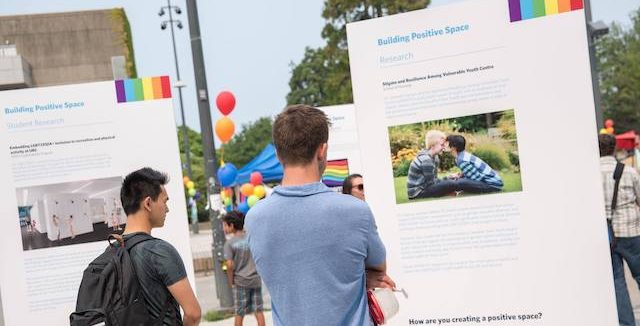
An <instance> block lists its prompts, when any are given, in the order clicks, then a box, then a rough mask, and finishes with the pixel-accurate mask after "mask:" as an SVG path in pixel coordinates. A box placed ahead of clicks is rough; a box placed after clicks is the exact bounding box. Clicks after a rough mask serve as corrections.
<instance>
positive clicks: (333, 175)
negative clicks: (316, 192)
mask: <svg viewBox="0 0 640 326" xmlns="http://www.w3.org/2000/svg"><path fill="white" fill-rule="evenodd" d="M348 176H349V161H348V160H347V159H344V160H331V161H328V162H327V168H326V169H325V170H324V174H322V182H323V183H324V184H325V185H327V187H340V186H342V182H343V181H344V179H345V178H346V177H348Z"/></svg>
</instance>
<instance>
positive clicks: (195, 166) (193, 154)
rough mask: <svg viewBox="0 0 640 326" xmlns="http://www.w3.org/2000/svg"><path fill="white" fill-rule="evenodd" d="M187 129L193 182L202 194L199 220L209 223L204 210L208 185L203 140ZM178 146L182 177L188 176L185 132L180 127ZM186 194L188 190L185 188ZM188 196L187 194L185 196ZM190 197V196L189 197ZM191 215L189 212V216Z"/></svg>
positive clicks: (196, 133)
mask: <svg viewBox="0 0 640 326" xmlns="http://www.w3.org/2000/svg"><path fill="white" fill-rule="evenodd" d="M185 128H187V139H188V140H189V154H190V156H189V158H190V159H191V173H192V176H191V180H192V181H193V182H194V183H195V184H196V189H197V190H198V191H199V192H200V194H202V196H201V198H200V200H198V220H199V221H201V222H202V221H207V220H208V219H209V215H208V214H207V211H206V210H204V209H203V208H204V207H205V206H207V198H206V197H207V196H206V194H207V183H206V181H205V177H204V156H203V153H202V138H201V137H200V134H199V133H198V132H196V131H195V130H193V129H191V128H189V127H185ZM177 133H178V146H179V147H180V161H181V162H182V175H184V176H187V175H188V172H187V167H186V162H187V160H186V155H185V151H184V142H183V140H182V136H183V131H182V127H178V129H177ZM185 192H186V188H185ZM185 195H186V194H185ZM187 196H188V195H187ZM188 215H189V210H187V216H188Z"/></svg>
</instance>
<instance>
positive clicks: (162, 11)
mask: <svg viewBox="0 0 640 326" xmlns="http://www.w3.org/2000/svg"><path fill="white" fill-rule="evenodd" d="M165 9H166V12H168V13H169V19H168V20H164V21H162V23H160V29H161V30H165V29H167V25H170V27H171V44H172V45H173V59H174V62H175V64H176V78H177V79H178V80H177V81H176V82H175V84H174V86H175V87H176V88H177V89H178V100H179V101H180V116H181V118H182V143H183V146H184V153H185V158H186V160H187V162H186V164H187V176H188V177H189V179H193V174H192V173H191V153H190V152H191V149H190V148H189V136H188V134H187V126H186V122H185V119H184V105H183V103H182V88H183V87H185V86H186V84H185V83H184V82H182V80H181V79H180V67H179V65H178V53H177V51H176V37H175V32H174V29H173V24H176V27H178V29H182V27H183V25H182V21H180V20H178V19H173V13H174V12H175V13H176V14H177V15H180V14H181V13H182V9H180V7H178V6H172V5H171V0H167V5H166V6H162V7H160V11H159V12H158V16H161V17H162V16H164V15H165V13H166V12H165ZM196 223H197V222H196Z"/></svg>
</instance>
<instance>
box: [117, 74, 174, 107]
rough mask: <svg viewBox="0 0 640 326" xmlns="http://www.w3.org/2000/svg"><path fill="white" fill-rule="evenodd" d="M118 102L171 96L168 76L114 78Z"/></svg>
mask: <svg viewBox="0 0 640 326" xmlns="http://www.w3.org/2000/svg"><path fill="white" fill-rule="evenodd" d="M115 84H116V97H117V98H118V103H126V102H136V101H147V100H157V99H162V98H171V86H170V83H169V76H160V77H148V78H138V79H124V80H116V81H115Z"/></svg>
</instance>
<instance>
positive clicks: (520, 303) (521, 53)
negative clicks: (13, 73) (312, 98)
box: [347, 0, 617, 326]
mask: <svg viewBox="0 0 640 326" xmlns="http://www.w3.org/2000/svg"><path fill="white" fill-rule="evenodd" d="M581 5H582V2H581V1H562V0H561V1H537V0H536V1H525V0H523V1H508V0H475V1H468V2H464V3H459V4H456V5H451V6H446V7H439V8H434V9H427V10H421V11H415V12H411V13H406V14H402V15H396V16H390V17H385V18H380V19H374V20H369V21H364V22H359V23H354V24H349V25H348V26H347V32H348V41H349V56H350V62H351V73H352V81H353V90H354V100H355V105H356V108H357V110H356V115H357V123H358V131H359V138H360V144H361V153H362V156H363V157H366V158H367V159H366V160H363V162H362V167H363V172H364V173H365V174H366V175H367V176H369V178H367V190H368V191H367V202H368V203H369V205H370V206H371V207H372V209H373V212H374V214H375V216H376V221H377V225H378V227H379V230H380V233H381V236H382V238H383V240H384V241H385V244H386V245H387V248H388V267H389V273H390V275H391V276H392V277H394V278H395V279H396V280H397V282H398V285H399V286H401V287H404V288H406V290H407V292H408V294H409V299H408V300H404V299H402V298H401V299H400V300H401V302H400V304H401V308H400V314H399V316H397V317H395V318H394V319H393V320H392V321H391V324H392V325H408V324H410V325H414V324H431V325H478V324H479V325H485V324H486V325H593V326H596V325H597V326H602V325H611V326H613V325H617V317H616V308H615V298H614V287H613V282H612V274H611V260H610V256H609V251H608V240H607V232H606V226H605V218H604V202H603V195H602V189H601V183H600V173H599V163H598V162H599V161H598V148H597V140H596V132H595V130H596V126H595V118H594V112H595V111H594V105H593V97H592V89H591V79H590V78H591V76H590V69H589V61H588V60H589V59H588V52H587V37H586V30H585V29H586V27H585V19H584V12H583V10H582V9H581ZM541 8H542V12H540V9H541ZM545 10H546V12H545ZM430 130H440V131H443V132H444V133H445V134H447V135H450V134H457V135H462V136H463V137H465V138H466V141H467V152H468V153H471V154H474V156H476V157H480V158H483V159H484V161H485V163H487V164H488V165H489V166H491V167H492V168H493V169H494V171H496V172H497V174H498V176H499V177H500V178H501V180H502V181H503V186H501V187H500V189H499V190H498V191H496V192H491V193H489V194H482V195H478V194H472V193H471V192H470V191H462V192H460V191H452V192H451V193H448V194H446V195H445V196H443V197H436V198H432V197H427V198H415V199H413V198H412V197H411V196H410V194H408V190H407V182H408V179H409V176H408V173H407V172H406V169H407V168H408V167H409V164H410V163H411V162H413V159H414V158H415V157H416V155H417V153H418V152H419V151H420V150H422V149H424V148H425V146H426V145H425V139H424V137H425V134H426V133H427V132H428V131H430ZM447 155H448V154H446V153H444V152H443V153H440V154H438V157H439V166H440V168H441V169H440V170H439V174H438V177H439V178H443V177H446V176H448V175H449V174H451V173H456V172H459V171H460V170H459V169H457V168H456V162H455V159H454V158H452V157H449V158H447V157H446V156H447ZM447 162H448V163H447ZM371 176H374V177H371Z"/></svg>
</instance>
